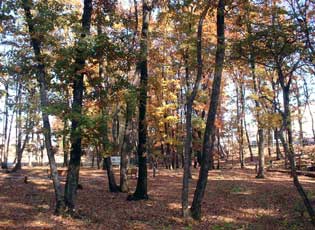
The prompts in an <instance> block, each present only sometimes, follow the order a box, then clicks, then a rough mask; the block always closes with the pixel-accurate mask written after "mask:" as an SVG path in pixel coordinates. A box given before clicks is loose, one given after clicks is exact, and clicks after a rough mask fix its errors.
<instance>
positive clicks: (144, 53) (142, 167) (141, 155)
mask: <svg viewBox="0 0 315 230" xmlns="http://www.w3.org/2000/svg"><path fill="white" fill-rule="evenodd" d="M142 11H143V14H142V31H141V42H140V55H139V63H138V68H139V71H140V99H139V130H138V138H139V142H138V150H137V154H138V168H139V170H138V180H137V187H136V191H135V192H134V194H133V195H130V196H128V198H127V199H128V200H143V199H148V188H147V174H148V172H147V152H146V151H147V149H146V144H147V121H146V110H147V91H148V33H149V20H150V11H151V7H150V6H149V4H148V1H147V0H142Z"/></svg>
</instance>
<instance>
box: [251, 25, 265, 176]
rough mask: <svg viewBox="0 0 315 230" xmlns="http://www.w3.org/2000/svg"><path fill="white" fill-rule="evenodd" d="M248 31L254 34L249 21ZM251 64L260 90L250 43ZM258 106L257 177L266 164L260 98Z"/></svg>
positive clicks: (254, 78) (252, 72)
mask: <svg viewBox="0 0 315 230" xmlns="http://www.w3.org/2000/svg"><path fill="white" fill-rule="evenodd" d="M247 32H248V34H249V36H251V35H252V28H251V24H250V23H247ZM249 65H250V69H251V75H252V78H253V85H254V91H255V92H259V91H258V88H259V83H257V81H256V67H255V56H254V47H253V46H252V45H250V56H249ZM254 102H255V108H256V120H257V126H258V132H257V133H258V136H257V139H258V143H257V144H258V173H257V176H256V178H264V177H265V174H264V170H265V169H264V166H265V155H264V129H263V124H262V121H261V105H260V102H259V101H258V100H254Z"/></svg>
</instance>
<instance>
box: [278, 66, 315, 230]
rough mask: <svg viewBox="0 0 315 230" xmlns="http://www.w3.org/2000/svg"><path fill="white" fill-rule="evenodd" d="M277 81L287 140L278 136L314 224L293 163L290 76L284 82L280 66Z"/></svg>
mask: <svg viewBox="0 0 315 230" xmlns="http://www.w3.org/2000/svg"><path fill="white" fill-rule="evenodd" d="M277 71H278V77H279V82H280V85H281V88H282V94H283V107H284V112H283V113H282V119H283V126H282V127H283V129H284V132H285V134H286V135H287V138H288V141H286V140H285V138H284V135H283V132H280V138H281V141H282V143H283V147H284V151H285V152H286V155H287V156H288V158H289V162H290V167H291V175H292V177H293V184H294V186H295V187H296V189H297V191H298V193H299V195H300V196H301V198H302V200H303V202H304V205H305V207H306V210H307V212H308V214H309V216H310V218H311V222H312V224H313V225H314V226H315V212H314V209H313V207H312V204H311V202H310V200H309V199H308V197H307V194H306V192H305V191H304V189H303V186H302V185H301V183H300V182H299V178H298V175H297V172H296V165H295V153H294V148H293V135H292V123H291V111H290V83H291V78H292V76H289V77H290V79H289V81H288V83H285V76H284V75H283V73H282V70H281V69H280V68H278V69H277Z"/></svg>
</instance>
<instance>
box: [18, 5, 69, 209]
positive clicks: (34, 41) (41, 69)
mask: <svg viewBox="0 0 315 230" xmlns="http://www.w3.org/2000/svg"><path fill="white" fill-rule="evenodd" d="M22 4H23V5H22V6H23V9H24V13H25V18H26V21H27V25H28V29H29V33H30V36H31V45H32V47H33V51H34V54H35V60H36V64H37V81H38V83H39V88H40V104H41V111H42V120H43V133H44V137H45V144H46V150H47V155H48V159H49V166H50V172H51V177H52V180H53V185H54V190H55V198H56V209H55V213H56V214H62V213H63V212H64V201H63V196H62V189H61V185H60V180H59V177H58V171H57V166H56V161H55V157H54V152H53V149H52V143H51V128H50V122H49V115H48V113H47V110H46V108H47V106H48V97H47V82H46V77H47V76H46V70H45V64H44V62H43V59H42V55H41V42H40V40H38V36H36V33H35V28H34V25H35V24H34V22H33V17H32V14H31V6H32V1H31V0H23V1H22Z"/></svg>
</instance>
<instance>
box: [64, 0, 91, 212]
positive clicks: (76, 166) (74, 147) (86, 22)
mask: <svg viewBox="0 0 315 230" xmlns="http://www.w3.org/2000/svg"><path fill="white" fill-rule="evenodd" d="M91 14H92V0H84V8H83V14H82V21H81V23H82V34H81V39H80V40H79V44H78V47H77V50H76V52H77V53H76V58H75V70H74V78H73V101H72V114H73V115H74V116H73V118H72V120H71V132H70V140H71V151H70V161H69V166H68V174H67V181H66V185H65V204H66V206H67V208H68V211H69V212H70V213H73V212H74V206H75V199H76V194H77V187H78V182H79V171H80V164H81V154H82V148H81V138H82V134H81V132H82V130H81V122H80V120H81V113H82V101H83V90H84V83H83V77H84V73H82V70H83V68H84V65H85V59H86V57H85V55H84V53H85V52H84V50H82V49H84V48H83V47H85V45H84V38H85V37H86V36H87V35H88V34H89V33H90V25H91Z"/></svg>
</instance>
